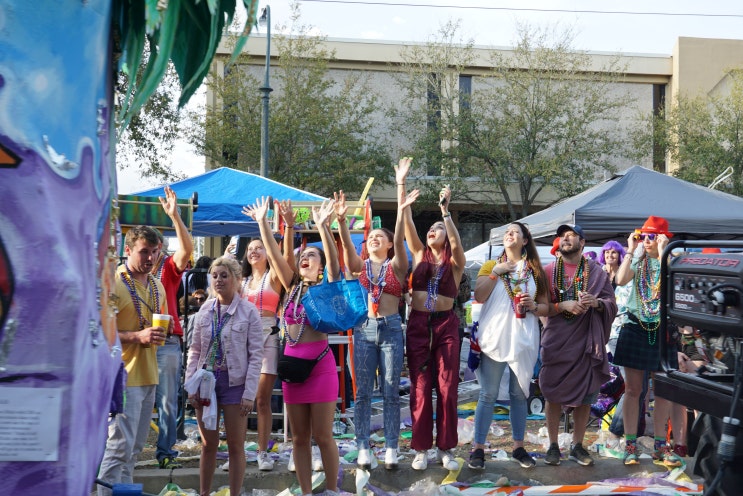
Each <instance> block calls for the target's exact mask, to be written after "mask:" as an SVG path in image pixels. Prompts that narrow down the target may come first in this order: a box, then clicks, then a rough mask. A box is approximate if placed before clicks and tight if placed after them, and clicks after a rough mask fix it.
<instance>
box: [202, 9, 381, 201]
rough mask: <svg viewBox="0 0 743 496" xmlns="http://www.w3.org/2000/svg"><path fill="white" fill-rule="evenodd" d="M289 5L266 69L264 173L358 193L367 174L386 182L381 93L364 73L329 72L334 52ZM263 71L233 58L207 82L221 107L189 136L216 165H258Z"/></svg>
mask: <svg viewBox="0 0 743 496" xmlns="http://www.w3.org/2000/svg"><path fill="white" fill-rule="evenodd" d="M293 9H294V13H293V16H292V25H291V27H290V28H287V27H285V26H284V27H280V28H279V29H278V30H277V31H279V32H280V33H283V32H288V34H286V35H284V34H279V35H275V36H272V38H271V41H272V45H273V46H275V47H276V52H277V53H278V57H277V58H278V64H274V65H273V66H272V72H271V75H272V80H271V86H272V87H273V88H274V92H273V93H272V94H271V100H270V109H271V110H270V114H269V115H270V118H269V136H270V145H269V171H268V172H269V176H270V177H271V178H272V179H276V180H278V181H281V182H284V183H287V184H291V185H292V186H296V187H298V188H302V189H306V190H309V191H312V192H314V193H317V194H320V195H325V196H327V195H330V194H332V192H333V191H337V190H339V189H343V190H344V191H346V192H349V193H360V192H361V191H362V190H363V187H364V185H365V184H366V181H367V178H368V177H370V176H373V177H375V178H376V179H377V180H378V181H380V182H382V183H389V182H391V178H392V175H391V173H390V171H391V167H390V163H391V160H390V157H389V154H388V153H387V151H386V147H385V145H384V144H383V143H385V140H383V139H381V137H380V136H377V135H376V134H375V133H374V131H373V123H374V122H375V121H378V120H379V117H378V114H380V113H381V110H380V104H379V101H378V97H377V96H376V95H375V93H374V92H373V91H372V89H371V88H370V87H369V85H368V84H367V82H366V81H365V77H364V74H363V73H360V72H359V73H349V74H346V75H345V76H344V77H343V79H342V80H337V79H333V77H331V74H330V72H329V69H328V64H329V62H330V61H331V60H333V58H334V53H333V52H331V51H329V50H327V49H326V48H324V46H323V42H324V38H321V37H317V36H312V35H310V32H311V28H310V27H308V26H304V25H300V24H299V17H300V14H299V9H298V7H297V5H296V4H295V5H294V6H293ZM261 73H262V67H257V66H251V65H249V64H247V63H244V62H241V61H240V60H239V59H238V64H237V67H235V68H234V69H233V70H231V71H229V72H228V73H227V74H226V75H224V77H222V76H221V75H215V76H214V77H213V78H212V79H211V81H210V84H211V85H212V89H213V91H214V92H215V94H216V95H217V98H218V100H220V101H221V102H222V104H221V107H219V108H212V109H210V111H209V112H208V113H207V115H206V116H205V118H204V120H203V132H201V131H200V130H197V131H199V132H195V133H191V136H190V139H191V143H192V144H193V145H194V146H195V147H196V149H197V150H199V151H201V152H202V153H204V155H205V156H206V157H207V158H208V159H210V160H212V161H214V162H215V163H216V164H217V165H218V166H229V167H233V168H236V169H240V170H244V171H248V172H254V173H258V171H259V164H260V117H261V100H260V98H261V95H260V93H259V91H258V88H259V87H261V86H262V81H261V80H260V79H259V78H260V76H261Z"/></svg>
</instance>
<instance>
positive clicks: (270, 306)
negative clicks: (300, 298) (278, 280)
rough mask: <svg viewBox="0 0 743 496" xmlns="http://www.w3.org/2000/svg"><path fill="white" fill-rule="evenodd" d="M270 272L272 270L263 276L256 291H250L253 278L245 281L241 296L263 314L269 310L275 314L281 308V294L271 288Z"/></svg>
mask: <svg viewBox="0 0 743 496" xmlns="http://www.w3.org/2000/svg"><path fill="white" fill-rule="evenodd" d="M269 272H270V270H267V271H266V272H265V273H264V274H263V277H262V278H261V281H260V283H259V284H258V287H257V288H255V289H250V281H251V280H252V278H253V276H250V277H247V278H246V279H244V280H243V284H242V288H241V290H240V296H242V297H243V298H245V299H246V300H248V301H249V302H251V303H252V304H253V305H255V306H256V307H257V308H258V311H259V312H261V313H263V311H264V310H267V311H269V312H272V313H274V314H275V313H276V312H277V311H278V308H279V293H277V292H276V290H274V289H273V286H271V282H270V277H269Z"/></svg>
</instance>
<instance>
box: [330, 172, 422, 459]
mask: <svg viewBox="0 0 743 496" xmlns="http://www.w3.org/2000/svg"><path fill="white" fill-rule="evenodd" d="M398 188H401V186H398ZM398 193H401V191H398ZM402 195H403V200H404V192H402ZM335 199H336V204H335V213H336V216H337V218H338V226H339V227H338V231H339V232H340V235H341V242H342V244H343V254H344V258H345V261H346V265H347V267H348V270H349V271H350V272H351V273H352V274H354V276H356V277H358V278H359V281H360V282H361V285H362V286H364V287H365V288H366V290H367V291H368V294H369V296H368V301H367V303H368V307H369V313H368V320H367V321H366V322H365V323H364V324H363V326H359V327H357V328H355V329H354V331H353V371H354V375H355V378H356V401H355V403H354V405H355V406H354V425H355V426H356V444H357V446H358V448H359V455H358V458H357V463H358V465H359V467H361V468H363V469H366V470H368V469H370V468H371V467H372V458H371V457H372V454H371V453H370V451H369V434H370V430H371V399H372V392H373V391H374V382H375V379H376V377H377V370H379V374H380V376H381V384H380V389H381V390H382V398H383V409H384V411H383V412H384V439H385V445H386V448H387V449H386V451H385V457H384V466H385V468H387V469H388V470H392V469H395V468H397V456H398V455H397V447H398V439H399V437H400V375H401V374H402V364H403V358H404V357H403V354H404V349H405V339H404V337H403V332H402V319H401V317H400V313H399V309H400V299H401V298H402V291H403V287H404V286H405V276H406V274H407V272H408V257H407V254H406V253H405V245H404V243H403V229H402V208H401V206H400V205H402V204H403V202H402V201H399V202H398V209H397V222H396V224H395V232H394V234H393V233H392V232H391V231H389V230H388V229H374V230H372V231H371V232H370V233H369V235H368V239H367V240H366V244H365V245H364V248H363V249H362V255H361V256H359V255H358V254H357V253H356V249H355V247H354V245H353V242H352V241H351V233H350V231H349V229H348V223H347V219H346V215H347V213H348V205H347V204H346V195H345V194H344V193H343V191H341V192H340V193H336V195H335Z"/></svg>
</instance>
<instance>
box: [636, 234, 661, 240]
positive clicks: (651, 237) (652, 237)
mask: <svg viewBox="0 0 743 496" xmlns="http://www.w3.org/2000/svg"><path fill="white" fill-rule="evenodd" d="M657 237H658V235H657V234H654V233H650V234H635V239H639V240H642V241H645V240H646V239H647V240H650V241H655V238H657Z"/></svg>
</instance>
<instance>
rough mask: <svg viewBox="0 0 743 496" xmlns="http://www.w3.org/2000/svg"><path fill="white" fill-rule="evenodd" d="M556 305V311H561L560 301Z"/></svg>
mask: <svg viewBox="0 0 743 496" xmlns="http://www.w3.org/2000/svg"><path fill="white" fill-rule="evenodd" d="M554 306H555V312H557V313H560V304H559V303H555V305H554Z"/></svg>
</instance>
